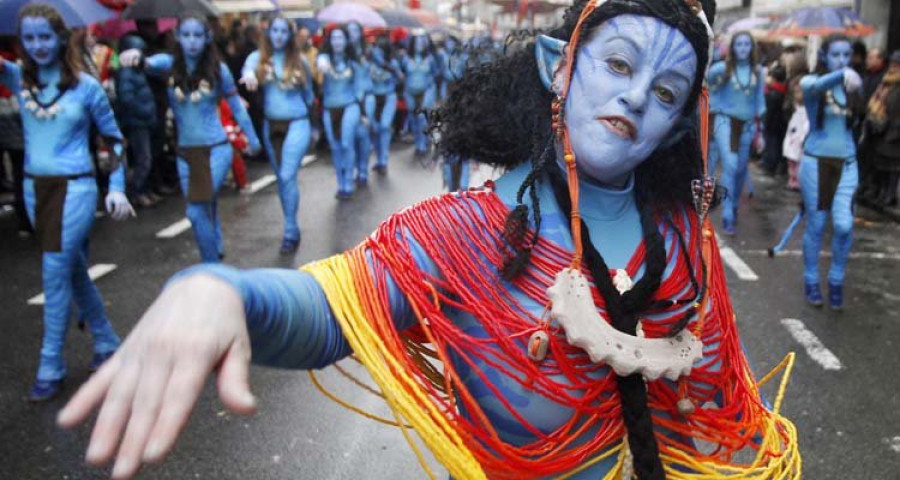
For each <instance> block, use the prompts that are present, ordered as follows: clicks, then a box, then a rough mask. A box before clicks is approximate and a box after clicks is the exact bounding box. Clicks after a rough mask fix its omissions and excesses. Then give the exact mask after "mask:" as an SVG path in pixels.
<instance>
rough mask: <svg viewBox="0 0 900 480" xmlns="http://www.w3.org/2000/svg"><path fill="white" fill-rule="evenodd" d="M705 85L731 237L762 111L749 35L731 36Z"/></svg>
mask: <svg viewBox="0 0 900 480" xmlns="http://www.w3.org/2000/svg"><path fill="white" fill-rule="evenodd" d="M707 82H708V84H709V91H710V102H711V103H710V110H711V111H712V112H715V113H716V115H715V124H714V125H713V129H712V131H713V136H714V138H715V143H714V145H715V147H716V150H717V151H718V152H717V153H718V158H719V159H720V161H721V162H722V185H724V186H725V188H726V190H727V191H726V192H725V200H724V201H723V202H722V231H723V232H724V233H726V234H728V235H734V234H735V232H736V230H735V228H736V225H737V211H738V205H739V203H740V199H741V194H742V192H743V190H744V183H746V182H747V164H748V162H749V161H750V146H751V144H752V143H753V138H754V137H755V136H756V134H757V132H759V129H760V128H761V127H762V125H761V123H760V118H762V115H763V114H764V113H765V110H766V102H765V95H764V93H763V87H764V86H765V75H764V74H763V72H762V71H761V67H757V59H756V44H755V42H754V41H753V37H752V36H751V35H750V33H748V32H738V33H735V34H734V36H733V37H732V38H731V47H730V49H729V52H728V57H727V58H726V59H725V60H724V61H720V62H717V63H715V64H713V65H712V66H711V67H710V69H709V73H708V74H707Z"/></svg>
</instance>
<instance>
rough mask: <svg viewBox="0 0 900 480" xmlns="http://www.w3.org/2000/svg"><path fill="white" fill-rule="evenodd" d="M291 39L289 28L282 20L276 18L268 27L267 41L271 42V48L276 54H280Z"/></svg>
mask: <svg viewBox="0 0 900 480" xmlns="http://www.w3.org/2000/svg"><path fill="white" fill-rule="evenodd" d="M290 39H291V27H290V25H288V23H287V21H286V20H285V19H283V18H276V19H275V21H273V22H272V25H270V26H269V41H270V42H272V48H274V49H275V51H276V52H280V51H282V50H284V48H285V47H287V43H288V41H290Z"/></svg>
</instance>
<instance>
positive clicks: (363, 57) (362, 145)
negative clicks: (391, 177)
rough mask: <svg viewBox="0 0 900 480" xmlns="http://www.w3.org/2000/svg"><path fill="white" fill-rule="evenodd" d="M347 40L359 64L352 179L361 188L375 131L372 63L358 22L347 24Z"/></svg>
mask: <svg viewBox="0 0 900 480" xmlns="http://www.w3.org/2000/svg"><path fill="white" fill-rule="evenodd" d="M347 38H348V39H349V41H350V47H351V48H352V49H353V51H354V52H356V62H357V64H359V70H358V71H357V73H359V81H360V84H361V88H362V100H361V105H360V106H361V107H362V118H360V122H359V124H358V125H357V126H356V133H355V140H354V142H353V150H354V155H355V157H356V172H355V174H354V179H355V180H356V184H357V185H359V186H363V185H365V184H367V183H368V182H369V159H370V157H371V156H372V135H373V133H374V131H375V128H376V126H375V123H376V122H377V120H376V119H375V95H374V85H373V83H372V82H373V80H372V75H371V74H372V71H371V70H372V62H371V60H370V59H369V56H370V54H369V47H368V45H367V44H366V40H365V38H363V28H362V25H360V24H359V22H355V21H354V22H349V23H348V24H347Z"/></svg>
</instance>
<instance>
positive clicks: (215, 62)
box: [171, 12, 222, 92]
mask: <svg viewBox="0 0 900 480" xmlns="http://www.w3.org/2000/svg"><path fill="white" fill-rule="evenodd" d="M188 20H196V21H198V22H200V24H201V25H203V29H204V31H206V33H207V34H208V35H210V39H209V41H207V42H206V46H205V47H203V53H201V54H200V61H199V62H197V68H195V69H194V73H193V74H190V73H188V69H187V63H186V62H185V60H184V52H183V51H182V50H181V44H180V43H178V42H176V45H175V52H174V54H173V55H172V57H173V62H172V77H171V78H172V83H173V84H174V86H176V87H179V88H181V90H182V91H184V92H190V91H192V90H196V89H197V87H198V86H199V85H200V81H202V80H206V81H207V82H208V83H209V84H210V85H211V86H216V85H219V82H220V81H221V80H222V70H221V57H220V56H219V49H218V48H216V44H215V43H214V42H213V41H212V38H211V37H212V29H211V28H210V26H209V22H208V21H207V20H206V17H204V16H203V15H201V14H199V13H197V12H187V13H184V14H183V15H182V16H181V17H179V18H178V25H176V26H175V32H176V33H178V32H179V30H180V29H181V26H182V25H183V24H184V23H185V22H186V21H188Z"/></svg>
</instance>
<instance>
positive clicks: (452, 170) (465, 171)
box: [440, 35, 469, 192]
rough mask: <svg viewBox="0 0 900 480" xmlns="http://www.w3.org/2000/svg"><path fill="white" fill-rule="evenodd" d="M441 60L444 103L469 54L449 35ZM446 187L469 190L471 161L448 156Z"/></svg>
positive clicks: (445, 161)
mask: <svg viewBox="0 0 900 480" xmlns="http://www.w3.org/2000/svg"><path fill="white" fill-rule="evenodd" d="M440 58H441V77H442V78H443V80H444V81H443V82H442V83H441V92H440V98H441V101H442V102H443V101H444V100H446V98H447V93H448V89H449V88H450V86H451V85H452V84H453V83H455V82H456V81H458V80H459V79H460V78H462V76H463V73H465V70H466V68H467V66H468V62H469V54H468V52H466V51H465V50H463V49H462V48H460V43H459V40H458V39H457V38H456V37H454V36H452V35H449V36H447V38H446V39H444V48H443V55H442V56H441V57H440ZM443 174H444V186H445V187H446V188H447V190H448V191H451V192H455V191H457V190H467V189H468V188H469V159H464V158H462V157H460V156H459V155H447V156H445V157H444V162H443Z"/></svg>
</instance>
